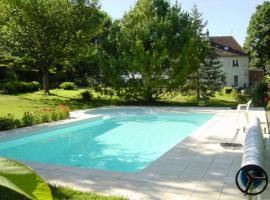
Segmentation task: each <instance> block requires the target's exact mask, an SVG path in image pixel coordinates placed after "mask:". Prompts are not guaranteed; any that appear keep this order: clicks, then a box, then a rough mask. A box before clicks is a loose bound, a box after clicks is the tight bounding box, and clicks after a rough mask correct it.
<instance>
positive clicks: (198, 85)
mask: <svg viewBox="0 0 270 200" xmlns="http://www.w3.org/2000/svg"><path fill="white" fill-rule="evenodd" d="M196 93H197V100H198V101H199V100H200V98H201V94H200V93H201V91H200V78H199V75H198V74H197V75H196Z"/></svg>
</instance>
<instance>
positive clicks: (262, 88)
mask: <svg viewBox="0 0 270 200" xmlns="http://www.w3.org/2000/svg"><path fill="white" fill-rule="evenodd" d="M267 91H268V85H267V83H266V82H265V81H264V80H262V81H258V82H256V83H255V84H254V85H252V86H251V87H250V90H249V94H250V96H251V98H252V101H253V103H254V105H255V106H264V104H265V102H264V98H265V97H266V96H267Z"/></svg>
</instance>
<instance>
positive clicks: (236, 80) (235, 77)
mask: <svg viewBox="0 0 270 200" xmlns="http://www.w3.org/2000/svg"><path fill="white" fill-rule="evenodd" d="M233 82H234V84H233V85H234V87H238V76H234V77H233Z"/></svg>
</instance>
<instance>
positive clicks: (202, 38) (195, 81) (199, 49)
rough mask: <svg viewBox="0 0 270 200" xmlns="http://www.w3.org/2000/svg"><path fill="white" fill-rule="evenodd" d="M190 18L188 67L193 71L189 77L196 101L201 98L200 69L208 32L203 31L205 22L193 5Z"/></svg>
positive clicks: (206, 52)
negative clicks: (190, 34)
mask: <svg viewBox="0 0 270 200" xmlns="http://www.w3.org/2000/svg"><path fill="white" fill-rule="evenodd" d="M191 17H192V40H191V48H192V51H191V54H190V56H191V61H190V65H191V66H192V68H193V69H194V70H195V71H194V73H192V74H191V75H190V79H189V81H190V83H191V84H190V85H191V88H192V89H194V90H195V91H196V96H197V100H199V99H200V97H201V92H202V91H201V88H202V86H201V74H200V73H199V72H200V69H201V67H202V66H203V63H204V62H205V59H206V57H207V54H208V38H207V37H208V32H207V31H206V30H205V27H206V22H204V21H203V18H202V13H200V12H199V10H198V7H197V6H196V5H194V7H193V9H192V13H191Z"/></svg>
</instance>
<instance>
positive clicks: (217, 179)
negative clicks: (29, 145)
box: [26, 107, 270, 200]
mask: <svg viewBox="0 0 270 200" xmlns="http://www.w3.org/2000/svg"><path fill="white" fill-rule="evenodd" d="M162 109H166V110H171V111H175V110H179V111H184V112H186V111H187V112H215V113H216V115H215V116H214V117H213V118H212V119H211V120H210V121H208V123H206V124H204V125H203V126H202V127H200V128H199V129H197V130H196V131H195V132H194V133H192V134H191V135H190V136H189V137H187V138H186V139H185V140H183V141H182V142H180V143H179V144H177V145H176V146H175V147H174V148H173V149H171V150H170V151H168V152H167V153H166V154H164V155H163V156H162V157H160V158H159V159H158V160H156V161H155V162H153V163H152V164H151V165H150V166H148V167H147V168H145V169H144V170H142V171H140V172H136V173H117V172H109V171H102V170H90V169H82V168H76V167H63V166H52V165H47V164H38V163H31V162H26V163H27V164H29V165H30V166H32V167H33V168H34V169H35V170H36V171H37V172H38V173H39V174H40V175H41V176H42V177H43V178H44V179H45V180H47V181H48V182H49V183H51V184H56V185H63V186H68V187H72V188H75V189H78V190H83V191H93V192H96V193H100V194H104V195H117V196H123V197H127V198H128V199H165V200H174V199H177V200H244V199H246V197H245V196H244V195H243V194H242V193H241V192H240V191H239V190H238V189H237V187H236V185H235V174H236V172H237V170H238V169H239V168H240V165H241V158H242V149H239V148H226V149H224V148H223V147H221V146H220V143H222V142H230V141H231V140H232V138H233V137H234V135H235V132H236V128H237V127H240V130H241V131H240V133H239V136H238V137H237V142H239V143H243V139H244V136H245V133H244V132H243V126H245V118H244V116H243V115H241V117H240V119H239V120H238V122H236V110H231V109H230V108H198V107H185V108H179V107H178V108H175V107H170V108H162ZM249 114H250V116H257V117H259V118H260V120H261V125H262V127H263V130H264V127H266V117H265V112H264V109H263V108H251V110H250V112H249ZM73 115H75V116H76V115H77V116H81V115H84V114H83V111H78V112H76V113H75V114H74V113H73ZM265 138H266V139H265V143H266V150H265V152H266V154H265V161H266V169H267V172H268V174H269V175H270V143H269V141H268V134H265ZM254 199H256V198H254ZM261 199H262V200H267V199H270V190H269V187H268V188H267V189H266V191H265V193H264V194H263V195H262V196H261Z"/></svg>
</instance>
